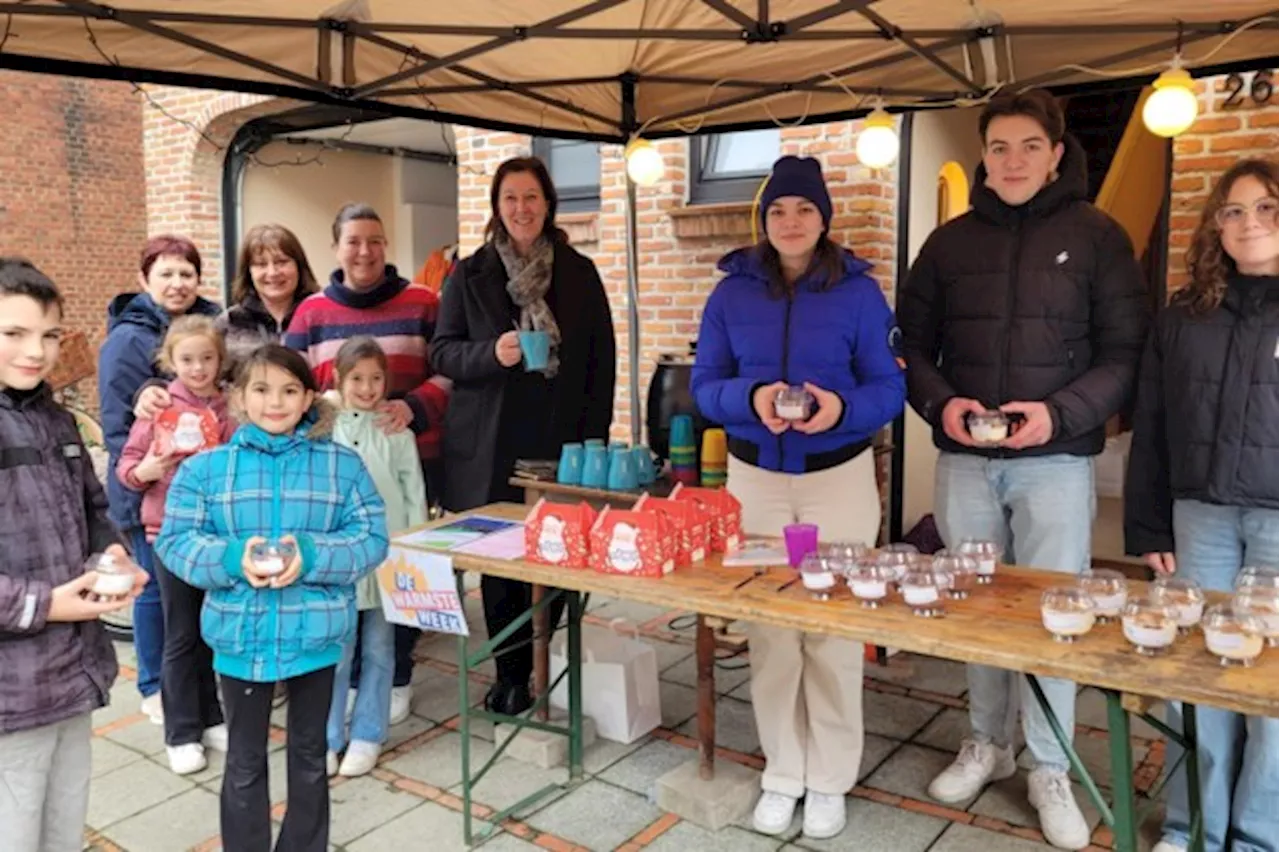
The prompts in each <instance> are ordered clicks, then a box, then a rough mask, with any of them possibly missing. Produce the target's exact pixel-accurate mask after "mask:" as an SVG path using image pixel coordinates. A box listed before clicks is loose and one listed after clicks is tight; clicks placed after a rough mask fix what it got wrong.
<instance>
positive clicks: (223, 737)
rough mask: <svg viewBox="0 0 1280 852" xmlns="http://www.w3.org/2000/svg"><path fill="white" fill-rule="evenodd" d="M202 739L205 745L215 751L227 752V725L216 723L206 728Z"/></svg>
mask: <svg viewBox="0 0 1280 852" xmlns="http://www.w3.org/2000/svg"><path fill="white" fill-rule="evenodd" d="M200 741H201V742H202V743H204V747H205V748H207V749H212V750H213V751H220V752H222V753H223V754H226V753H227V726H226V725H225V724H223V725H214V726H213V727H212V728H205V729H204V735H203V736H201V737H200Z"/></svg>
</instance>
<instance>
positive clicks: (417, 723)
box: [382, 713, 436, 751]
mask: <svg viewBox="0 0 1280 852" xmlns="http://www.w3.org/2000/svg"><path fill="white" fill-rule="evenodd" d="M435 726H436V725H435V723H434V722H431V721H429V720H427V719H423V718H422V717H421V716H415V715H413V714H412V713H410V714H409V718H407V719H405V720H404V721H403V722H401V723H400V724H398V725H392V726H391V727H390V728H388V729H387V742H386V743H385V744H384V745H383V746H382V750H383V751H390V750H391V749H393V748H395V747H396V746H398V745H400V744H401V743H403V742H404V741H405V740H411V739H413V738H414V737H416V736H417V735H418V734H421V733H423V732H424V731H429V730H431V729H432V728H434V727H435Z"/></svg>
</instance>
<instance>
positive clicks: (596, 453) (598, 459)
mask: <svg viewBox="0 0 1280 852" xmlns="http://www.w3.org/2000/svg"><path fill="white" fill-rule="evenodd" d="M608 484H609V453H608V451H607V450H605V448H604V447H602V446H599V445H594V444H593V445H591V446H589V447H586V448H585V450H584V454H583V462H582V487H583V488H605V487H607V486H608Z"/></svg>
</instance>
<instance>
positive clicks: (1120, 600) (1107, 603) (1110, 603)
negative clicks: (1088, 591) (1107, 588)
mask: <svg viewBox="0 0 1280 852" xmlns="http://www.w3.org/2000/svg"><path fill="white" fill-rule="evenodd" d="M1128 599H1129V595H1128V593H1127V592H1113V593H1112V594H1103V595H1094V596H1093V605H1094V609H1095V610H1096V611H1097V613H1098V615H1105V616H1107V617H1109V618H1115V617H1116V616H1117V615H1119V614H1120V612H1121V610H1123V609H1124V603H1125V601H1126V600H1128Z"/></svg>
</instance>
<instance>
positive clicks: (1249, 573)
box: [1235, 565, 1280, 589]
mask: <svg viewBox="0 0 1280 852" xmlns="http://www.w3.org/2000/svg"><path fill="white" fill-rule="evenodd" d="M1235 585H1236V588H1237V589H1252V588H1263V589H1275V588H1280V577H1278V576H1277V574H1276V569H1275V568H1272V567H1270V566H1267V565H1246V566H1245V567H1244V568H1241V569H1240V573H1238V574H1236V584H1235Z"/></svg>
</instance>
